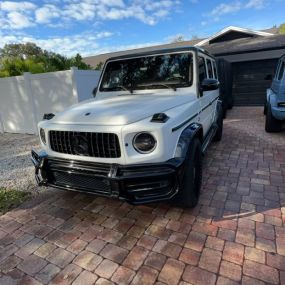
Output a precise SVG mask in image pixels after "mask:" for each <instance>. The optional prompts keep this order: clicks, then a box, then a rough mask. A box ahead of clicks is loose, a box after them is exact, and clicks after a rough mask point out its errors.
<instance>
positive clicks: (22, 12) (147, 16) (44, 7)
mask: <svg viewBox="0 0 285 285" xmlns="http://www.w3.org/2000/svg"><path fill="white" fill-rule="evenodd" d="M127 3H128V4H127ZM179 4H180V0H157V1H152V0H133V1H128V2H126V0H63V1H58V0H46V1H44V2H43V3H41V5H39V4H38V6H37V5H35V4H34V3H32V2H28V1H23V2H15V1H4V2H2V3H1V4H0V12H1V13H2V14H1V15H0V23H2V22H3V21H4V22H5V25H2V26H1V28H2V29H23V28H26V27H30V26H32V24H46V25H48V26H49V27H58V26H63V25H64V24H66V25H69V24H71V25H72V24H75V23H76V22H79V21H80V22H83V21H84V22H88V21H89V22H91V21H92V22H93V23H94V22H97V21H101V22H102V21H107V20H121V19H128V18H133V19H137V20H139V21H141V22H143V23H145V24H148V25H155V24H156V23H157V22H158V21H160V20H162V19H164V18H166V17H168V16H169V15H170V13H173V11H175V9H176V7H177V6H178V5H179ZM14 12H17V13H19V14H17V15H18V16H19V18H22V19H19V20H17V19H15V17H14V16H15V14H10V13H14Z"/></svg>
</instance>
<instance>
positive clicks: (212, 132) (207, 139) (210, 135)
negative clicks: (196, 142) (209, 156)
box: [202, 123, 218, 154]
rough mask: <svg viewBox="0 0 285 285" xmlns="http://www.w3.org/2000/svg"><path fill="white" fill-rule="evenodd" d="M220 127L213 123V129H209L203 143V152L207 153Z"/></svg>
mask: <svg viewBox="0 0 285 285" xmlns="http://www.w3.org/2000/svg"><path fill="white" fill-rule="evenodd" d="M217 129H218V125H217V124H216V123H215V124H213V125H212V127H211V129H210V130H209V132H208V134H207V136H206V137H205V139H204V141H203V144H202V153H203V154H205V152H206V150H207V148H208V146H209V144H210V142H211V141H212V139H213V137H214V136H215V134H216V131H217Z"/></svg>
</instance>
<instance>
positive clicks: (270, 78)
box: [264, 74, 273, 81]
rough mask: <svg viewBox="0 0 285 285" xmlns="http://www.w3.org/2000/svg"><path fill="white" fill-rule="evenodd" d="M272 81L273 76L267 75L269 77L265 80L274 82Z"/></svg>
mask: <svg viewBox="0 0 285 285" xmlns="http://www.w3.org/2000/svg"><path fill="white" fill-rule="evenodd" d="M272 79H273V76H272V74H267V75H266V76H265V77H264V80H270V81H272Z"/></svg>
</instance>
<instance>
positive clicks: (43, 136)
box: [40, 129, 46, 144]
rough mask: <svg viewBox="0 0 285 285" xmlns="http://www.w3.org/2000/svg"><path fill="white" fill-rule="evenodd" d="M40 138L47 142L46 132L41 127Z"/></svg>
mask: <svg viewBox="0 0 285 285" xmlns="http://www.w3.org/2000/svg"><path fill="white" fill-rule="evenodd" d="M40 138H41V140H42V142H43V143H44V144H46V133H45V130H44V129H40Z"/></svg>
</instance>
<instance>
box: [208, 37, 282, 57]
mask: <svg viewBox="0 0 285 285" xmlns="http://www.w3.org/2000/svg"><path fill="white" fill-rule="evenodd" d="M203 48H204V49H206V50H207V51H209V52H210V53H211V54H214V55H215V56H218V55H229V54H238V53H245V52H255V51H264V50H273V49H284V48H285V35H274V36H269V37H253V38H242V39H236V40H231V41H225V42H219V43H213V44H210V45H209V44H208V45H205V46H203Z"/></svg>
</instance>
